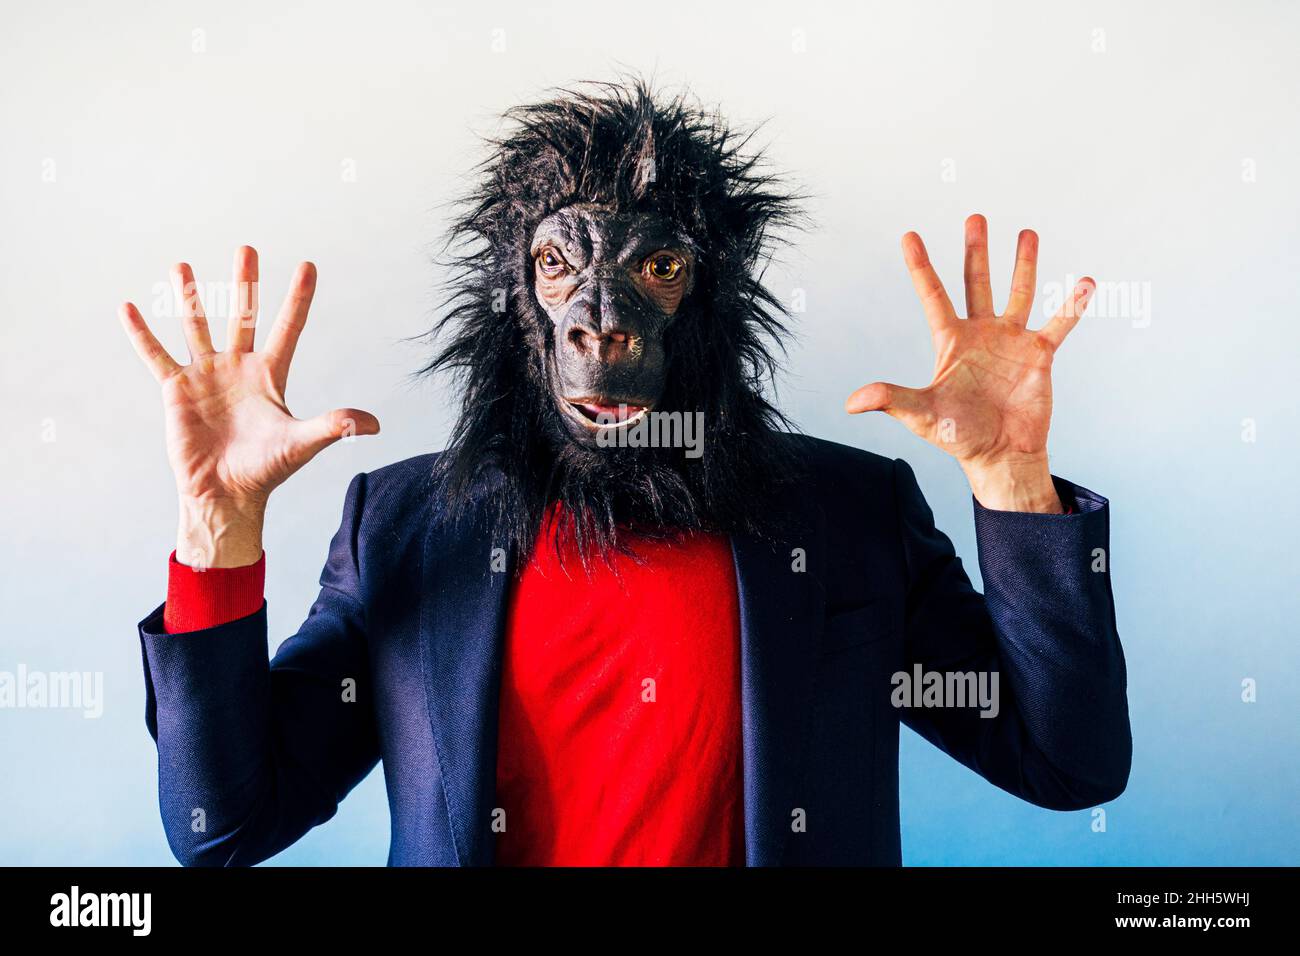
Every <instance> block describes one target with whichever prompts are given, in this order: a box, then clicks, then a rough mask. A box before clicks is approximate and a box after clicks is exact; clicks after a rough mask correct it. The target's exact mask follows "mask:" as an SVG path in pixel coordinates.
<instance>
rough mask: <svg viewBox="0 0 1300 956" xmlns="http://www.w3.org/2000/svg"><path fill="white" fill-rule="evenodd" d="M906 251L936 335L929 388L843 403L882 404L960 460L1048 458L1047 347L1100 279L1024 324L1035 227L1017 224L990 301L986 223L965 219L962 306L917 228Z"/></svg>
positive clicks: (890, 388)
mask: <svg viewBox="0 0 1300 956" xmlns="http://www.w3.org/2000/svg"><path fill="white" fill-rule="evenodd" d="M903 256H904V259H905V260H906V262H907V267H908V269H909V271H910V272H911V274H912V282H913V284H914V285H915V287H916V292H917V295H918V296H919V297H920V299H921V303H922V305H923V306H924V308H925V314H926V317H927V318H928V320H929V323H930V334H931V338H932V340H933V343H934V351H935V366H934V376H933V380H932V381H931V382H930V384H929V385H928V386H926V387H925V388H920V389H915V388H905V387H903V386H900V385H892V384H890V383H887V382H874V383H872V384H870V385H865V386H863V387H862V388H860V389H858V390H857V391H856V392H854V393H853V394H852V395H850V396H849V398H848V401H847V402H846V403H845V407H846V408H847V410H848V411H850V412H853V413H857V412H866V411H884V412H887V413H888V414H890V415H892V416H893V417H895V418H897V419H899V420H900V421H902V422H903V423H904V424H905V425H907V427H908V428H910V429H911V430H912V431H913V432H915V433H916V434H917V435H919V436H921V437H922V438H924V439H925V440H926V441H928V442H931V443H932V444H934V445H936V446H937V447H939V448H941V449H943V450H944V451H946V452H948V453H949V454H951V455H952V456H953V457H955V458H956V459H957V460H958V461H960V462H962V463H963V464H964V465H972V466H974V465H980V464H986V463H992V462H1000V463H1004V462H1019V461H1030V460H1036V459H1038V458H1045V456H1046V452H1047V432H1048V428H1049V425H1050V423H1051V418H1052V379H1051V370H1052V357H1053V355H1054V354H1055V352H1056V349H1057V348H1058V347H1059V346H1060V344H1061V342H1062V341H1064V339H1065V336H1066V335H1067V334H1068V333H1069V332H1070V330H1071V329H1072V328H1073V327H1074V325H1075V324H1076V323H1077V322H1078V320H1079V317H1080V316H1081V315H1082V313H1083V310H1084V308H1085V307H1086V306H1087V303H1088V299H1089V297H1090V296H1091V295H1092V293H1093V291H1094V289H1095V288H1096V284H1095V283H1094V282H1093V280H1092V279H1088V278H1085V279H1082V280H1080V282H1079V283H1078V285H1076V286H1075V288H1074V291H1073V292H1072V293H1071V295H1070V296H1069V297H1068V298H1067V300H1066V302H1065V304H1064V305H1063V306H1062V307H1061V310H1060V312H1058V313H1057V315H1056V316H1055V317H1054V318H1052V320H1051V321H1049V322H1048V323H1047V324H1046V325H1045V326H1044V327H1043V328H1042V329H1040V330H1037V331H1035V330H1032V329H1029V328H1027V327H1026V326H1027V324H1028V322H1029V317H1030V311H1031V308H1032V306H1033V301H1034V288H1035V283H1036V276H1037V264H1038V237H1037V235H1035V234H1034V233H1033V232H1032V231H1031V230H1028V229H1027V230H1025V231H1023V232H1021V233H1020V239H1019V242H1018V245H1017V250H1016V265H1015V271H1014V274H1013V276H1012V280H1011V298H1010V300H1009V301H1008V303H1007V307H1006V310H1005V311H1004V312H1003V313H1002V314H1001V315H997V314H996V313H995V312H994V311H993V292H992V289H991V287H990V285H989V257H988V225H987V223H986V222H985V220H984V217H983V216H971V217H970V218H969V219H968V220H967V221H966V267H965V273H966V312H967V318H966V319H964V320H963V319H961V318H959V317H958V316H957V313H956V311H955V310H954V309H953V305H952V301H951V300H950V299H949V298H948V294H947V292H946V291H945V290H944V287H943V283H942V282H941V281H940V280H939V277H938V275H937V274H936V273H935V271H934V267H933V266H931V264H930V259H929V256H928V255H927V253H926V250H925V245H924V243H922V242H921V237H920V236H918V235H917V234H916V233H914V232H909V233H908V234H907V235H906V236H904V237H903Z"/></svg>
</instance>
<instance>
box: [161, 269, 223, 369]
mask: <svg viewBox="0 0 1300 956" xmlns="http://www.w3.org/2000/svg"><path fill="white" fill-rule="evenodd" d="M171 278H172V289H174V290H175V292H176V301H177V302H179V303H180V306H181V328H182V329H184V330H185V344H186V345H187V346H189V349H190V358H191V359H196V358H199V357H200V356H203V355H211V354H212V353H213V352H215V351H216V349H214V348H213V347H212V336H211V334H210V333H209V332H208V317H207V316H206V315H204V313H203V303H202V302H200V301H199V291H198V285H197V283H195V281H194V270H193V269H191V268H190V266H189V263H188V262H178V263H176V265H174V266H172V271H171Z"/></svg>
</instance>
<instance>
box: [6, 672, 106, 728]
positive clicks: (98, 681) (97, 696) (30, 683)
mask: <svg viewBox="0 0 1300 956" xmlns="http://www.w3.org/2000/svg"><path fill="white" fill-rule="evenodd" d="M0 710H79V711H81V716H83V717H85V718H86V719H87V720H98V719H99V718H100V717H102V716H103V715H104V672H103V671H85V672H82V671H35V670H29V669H28V668H27V665H26V664H21V663H20V664H19V665H18V666H17V668H16V669H14V670H12V671H0Z"/></svg>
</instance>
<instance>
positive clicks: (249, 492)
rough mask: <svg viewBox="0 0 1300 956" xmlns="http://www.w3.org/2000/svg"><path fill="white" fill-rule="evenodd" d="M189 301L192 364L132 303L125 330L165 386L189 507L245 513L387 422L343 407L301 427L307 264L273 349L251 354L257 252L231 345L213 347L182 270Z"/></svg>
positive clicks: (245, 272)
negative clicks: (318, 460)
mask: <svg viewBox="0 0 1300 956" xmlns="http://www.w3.org/2000/svg"><path fill="white" fill-rule="evenodd" d="M172 281H173V283H174V285H175V286H176V290H177V296H178V298H179V299H180V300H181V301H182V302H183V303H184V309H183V316H182V319H183V322H184V326H185V340H186V343H187V344H188V346H189V351H190V364H189V365H185V366H182V365H180V364H178V363H177V362H176V361H175V360H174V359H173V358H172V357H171V356H170V355H169V354H168V353H167V351H166V350H165V349H164V348H163V347H162V345H160V344H159V342H158V340H157V339H156V338H155V337H154V335H153V333H152V332H151V331H150V330H149V327H148V325H147V324H146V323H145V321H144V319H143V318H142V317H141V315H140V311H139V310H138V309H137V308H136V307H135V306H134V305H133V304H131V303H129V302H127V303H125V304H124V305H123V306H122V308H121V309H120V311H119V317H120V318H121V320H122V324H123V326H124V328H125V329H126V331H127V334H128V335H129V336H130V338H131V341H132V343H133V344H134V346H135V349H136V351H137V352H138V353H139V355H140V357H141V359H143V360H144V362H145V364H146V365H147V366H148V367H149V369H150V370H151V371H152V372H153V373H154V376H155V377H156V378H157V379H158V380H159V382H160V383H161V385H162V395H163V406H164V409H165V416H166V427H167V456H168V459H169V461H170V462H171V466H172V470H173V472H174V473H175V475H176V485H177V490H178V491H179V493H180V495H181V497H182V499H183V500H185V499H188V500H191V501H199V502H209V503H215V502H223V501H228V502H233V503H236V504H237V505H239V506H240V507H241V508H245V510H247V507H248V506H250V505H251V506H252V507H254V508H255V507H256V506H257V505H258V504H259V503H264V502H265V499H266V497H267V496H268V495H270V493H271V491H272V490H273V489H274V488H275V487H276V486H277V485H279V484H280V483H281V482H283V481H284V480H285V479H286V478H288V477H289V476H290V475H292V474H293V473H294V472H295V471H297V470H298V469H299V468H301V467H302V466H303V465H305V464H306V463H307V462H308V461H310V460H311V459H312V458H313V457H314V456H315V455H316V454H317V452H319V451H320V450H321V449H323V448H325V447H326V446H327V445H330V444H332V443H333V442H335V441H338V440H339V439H340V438H342V437H344V436H346V435H349V434H358V435H366V434H374V433H376V432H378V431H379V422H378V421H377V420H376V419H375V417H374V416H373V415H371V414H370V413H369V412H363V411H360V410H358V409H352V408H342V409H337V410H335V411H333V412H329V413H327V414H324V415H319V416H317V417H316V418H312V419H308V420H305V421H303V420H299V419H297V418H294V417H293V415H291V414H290V412H289V409H288V407H287V406H286V405H285V401H284V391H285V385H286V382H287V380H288V375H289V365H290V362H291V361H292V360H293V353H294V349H295V347H296V346H297V343H298V337H299V335H300V334H301V333H302V329H303V326H304V324H305V323H306V320H307V310H308V308H309V307H310V306H311V300H312V296H313V294H314V293H315V289H316V269H315V267H314V266H313V265H311V264H310V263H303V264H302V265H300V266H299V267H298V271H297V273H296V274H295V275H294V279H293V283H292V285H291V287H290V290H289V294H288V296H287V297H286V299H285V302H284V305H283V307H282V308H281V310H280V314H279V316H278V317H277V318H276V321H275V324H274V326H273V327H272V329H271V333H270V336H269V338H268V340H267V342H266V345H265V347H264V348H263V350H262V351H260V352H254V351H253V340H254V332H255V326H256V320H257V283H258V264H257V252H256V251H255V250H253V249H252V248H250V247H248V246H244V247H242V248H240V249H239V251H238V252H236V254H235V290H236V294H235V296H234V298H235V303H236V305H235V308H233V309H232V310H231V312H232V314H231V316H230V319H229V323H228V326H227V346H226V350H225V351H224V352H217V351H216V350H215V349H214V348H213V346H212V338H211V335H210V334H209V331H208V322H207V318H206V316H205V315H204V312H203V306H202V303H201V302H200V301H199V298H198V296H197V294H196V291H195V284H194V274H193V272H192V271H191V270H190V267H189V266H188V265H185V264H184V263H181V264H180V265H178V266H176V267H175V268H174V269H173V270H172Z"/></svg>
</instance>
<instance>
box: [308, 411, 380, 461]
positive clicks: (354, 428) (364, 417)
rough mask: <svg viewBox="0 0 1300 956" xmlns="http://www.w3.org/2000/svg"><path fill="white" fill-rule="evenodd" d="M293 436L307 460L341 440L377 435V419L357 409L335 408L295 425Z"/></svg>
mask: <svg viewBox="0 0 1300 956" xmlns="http://www.w3.org/2000/svg"><path fill="white" fill-rule="evenodd" d="M296 430H297V435H296V436H295V437H296V438H297V439H298V441H299V442H300V443H301V447H302V449H303V451H304V452H305V453H306V457H307V458H311V457H313V456H314V455H316V454H317V453H318V452H319V451H320V450H321V449H323V448H328V447H329V446H330V445H332V444H334V443H335V442H336V441H338V440H339V439H341V438H351V437H353V436H354V435H378V434H379V419H377V418H376V417H375V416H374V415H371V414H370V413H369V412H363V411H362V410H361V409H359V408H336V409H334V411H332V412H326V413H325V414H324V415H317V416H316V417H315V418H309V419H307V420H306V421H302V422H299V423H298V425H297V429H296Z"/></svg>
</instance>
